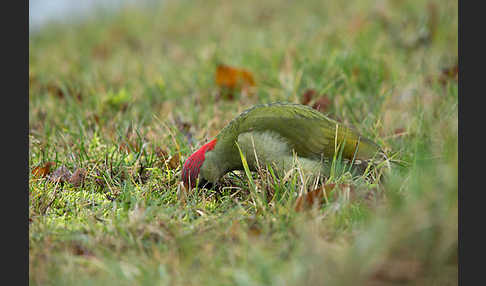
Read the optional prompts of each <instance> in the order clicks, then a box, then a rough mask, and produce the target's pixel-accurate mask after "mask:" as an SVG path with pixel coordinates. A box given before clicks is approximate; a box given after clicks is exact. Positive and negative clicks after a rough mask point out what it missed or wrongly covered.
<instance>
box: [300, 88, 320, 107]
mask: <svg viewBox="0 0 486 286" xmlns="http://www.w3.org/2000/svg"><path fill="white" fill-rule="evenodd" d="M316 94H317V92H316V91H315V90H313V89H308V90H306V91H305V92H304V94H303V95H302V100H301V103H302V104H304V105H308V104H309V103H310V102H311V101H312V99H313V98H314V97H315V95H316Z"/></svg>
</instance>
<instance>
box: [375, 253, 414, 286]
mask: <svg viewBox="0 0 486 286" xmlns="http://www.w3.org/2000/svg"><path fill="white" fill-rule="evenodd" d="M422 268H423V265H422V263H421V262H420V261H418V260H412V259H407V260H398V259H393V260H387V261H386V262H384V263H382V264H380V265H379V266H378V268H377V270H375V272H374V273H373V276H372V279H375V280H380V281H387V282H392V281H393V282H407V281H412V280H415V279H416V278H417V277H418V276H419V275H420V273H421V271H422Z"/></svg>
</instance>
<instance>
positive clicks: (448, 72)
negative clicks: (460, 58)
mask: <svg viewBox="0 0 486 286" xmlns="http://www.w3.org/2000/svg"><path fill="white" fill-rule="evenodd" d="M458 73H459V66H458V65H457V64H455V65H454V66H451V67H446V68H443V69H442V70H441V74H440V76H439V83H441V84H442V85H445V84H446V83H447V82H448V81H449V80H455V81H457V79H458Z"/></svg>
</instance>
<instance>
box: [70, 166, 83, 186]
mask: <svg viewBox="0 0 486 286" xmlns="http://www.w3.org/2000/svg"><path fill="white" fill-rule="evenodd" d="M85 177H86V169H84V168H78V169H76V171H75V172H74V173H73V174H72V175H71V178H69V183H71V184H73V185H74V186H75V187H79V186H80V185H81V184H82V183H83V182H84V178H85Z"/></svg>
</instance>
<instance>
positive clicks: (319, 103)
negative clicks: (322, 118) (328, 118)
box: [300, 89, 331, 112]
mask: <svg viewBox="0 0 486 286" xmlns="http://www.w3.org/2000/svg"><path fill="white" fill-rule="evenodd" d="M318 96H319V94H318V93H317V91H315V90H314V89H307V90H306V91H305V92H304V94H303V95H302V99H301V101H300V102H301V103H302V104H304V105H310V104H311V103H312V102H313V104H312V108H314V109H315V110H318V111H320V112H326V111H327V110H328V109H329V107H330V106H331V100H330V99H329V97H328V96H327V94H322V95H320V96H319V97H318ZM317 97H318V98H317ZM315 98H317V99H315Z"/></svg>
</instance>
